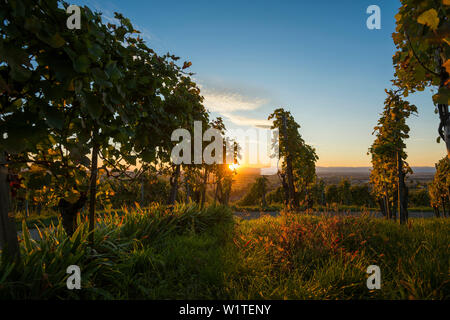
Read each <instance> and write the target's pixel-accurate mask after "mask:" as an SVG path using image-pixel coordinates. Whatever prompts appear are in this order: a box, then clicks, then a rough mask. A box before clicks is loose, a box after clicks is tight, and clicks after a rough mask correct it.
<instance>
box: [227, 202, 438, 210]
mask: <svg viewBox="0 0 450 320" xmlns="http://www.w3.org/2000/svg"><path fill="white" fill-rule="evenodd" d="M231 208H232V209H233V210H234V211H238V212H245V211H249V212H259V211H261V212H273V211H281V210H283V205H282V204H279V203H273V204H269V205H267V206H266V207H261V206H256V205H255V206H240V205H236V204H234V205H232V206H231ZM314 210H315V211H317V212H347V211H348V212H367V211H370V212H379V211H380V208H368V207H366V206H357V205H338V204H332V205H327V206H315V207H314ZM408 210H409V211H411V212H413V211H414V212H433V208H431V207H409V208H408Z"/></svg>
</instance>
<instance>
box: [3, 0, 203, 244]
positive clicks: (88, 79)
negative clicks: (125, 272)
mask: <svg viewBox="0 0 450 320" xmlns="http://www.w3.org/2000/svg"><path fill="white" fill-rule="evenodd" d="M0 6H1V7H0V8H1V12H2V14H3V13H5V14H4V15H2V16H1V17H2V19H3V20H2V29H1V30H0V32H1V36H2V37H1V38H0V59H1V61H0V63H1V64H0V90H1V93H2V95H1V97H0V131H1V134H2V136H3V137H6V138H4V139H2V140H1V141H0V150H2V151H5V152H6V153H7V155H6V156H7V159H6V162H4V163H2V164H1V165H7V166H8V169H9V170H13V169H14V170H16V171H18V172H23V169H24V168H29V167H30V165H37V166H40V167H42V168H43V169H45V171H46V172H48V173H49V174H51V175H52V179H55V180H56V181H58V183H55V185H56V186H59V192H60V196H61V200H60V205H61V206H60V207H61V208H65V209H64V210H63V211H66V212H68V213H69V214H67V219H69V220H70V219H73V217H72V215H73V214H75V213H76V212H75V211H76V209H78V208H80V206H82V205H83V204H84V202H85V201H87V199H88V198H87V197H85V196H84V194H89V206H90V217H89V220H90V229H91V231H93V229H94V223H95V202H96V201H95V198H96V193H97V192H96V190H97V184H98V181H99V178H100V176H99V175H98V174H97V173H98V172H102V173H103V174H106V175H108V176H117V174H116V173H117V172H120V171H126V170H127V169H128V168H130V166H134V167H136V164H137V161H138V160H141V161H142V163H143V164H144V166H143V168H146V167H147V164H148V163H153V162H155V161H157V160H158V159H163V158H164V155H165V154H167V150H168V149H169V145H168V143H167V140H168V139H167V136H168V135H170V133H171V131H172V130H173V129H175V128H176V127H178V126H179V125H180V123H185V122H186V117H188V118H189V117H190V115H189V114H188V113H186V110H185V109H183V106H180V105H179V104H178V105H177V104H169V103H168V101H171V97H173V96H176V95H177V90H174V88H176V87H177V86H178V87H180V86H181V87H183V88H184V89H183V90H190V89H187V88H186V87H187V86H188V85H190V80H188V77H184V71H183V69H185V68H187V67H188V66H189V64H186V63H185V64H184V65H183V67H179V66H177V65H176V64H175V63H174V61H176V60H178V57H175V56H171V55H169V54H168V55H166V56H162V57H160V56H158V55H157V54H155V53H154V52H153V50H152V49H150V48H148V47H147V46H146V45H145V43H144V42H143V40H142V39H141V38H139V36H136V34H138V32H137V31H136V30H135V29H134V28H133V26H132V24H131V22H130V21H129V20H128V19H126V18H124V17H123V16H122V15H120V14H116V15H115V18H116V19H117V20H118V22H119V25H114V24H107V25H105V24H103V23H102V21H101V15H100V14H99V13H95V14H93V13H92V12H91V11H90V10H89V8H87V7H84V8H83V10H82V11H81V12H82V19H81V21H82V23H83V25H82V27H81V29H80V30H75V31H72V30H68V29H67V28H66V19H67V15H66V13H65V9H64V8H65V7H67V4H66V3H64V2H62V1H56V0H45V1H42V2H35V1H29V0H11V1H8V2H6V3H5V2H2V3H1V4H0ZM24 21H25V23H24ZM3 26H4V27H3ZM180 83H181V85H180ZM192 91H193V92H194V91H195V90H192ZM198 94H199V92H198V91H195V93H194V95H196V96H198ZM172 100H173V99H172ZM188 111H189V110H188ZM89 156H90V158H89ZM98 158H100V159H101V160H102V165H101V167H98V165H97V159H98ZM134 171H135V172H136V171H138V169H135V170H134ZM142 171H144V170H141V172H142ZM136 176H137V174H136ZM74 194H75V195H77V197H73V195H74ZM67 202H69V203H70V204H68V203H67ZM65 216H66V215H63V219H64V218H65ZM66 225H68V224H66ZM69 229H70V228H69ZM69 229H68V230H67V231H68V233H69V234H70V232H71V231H72V230H69ZM90 240H91V242H92V241H93V232H92V233H91V238H90Z"/></svg>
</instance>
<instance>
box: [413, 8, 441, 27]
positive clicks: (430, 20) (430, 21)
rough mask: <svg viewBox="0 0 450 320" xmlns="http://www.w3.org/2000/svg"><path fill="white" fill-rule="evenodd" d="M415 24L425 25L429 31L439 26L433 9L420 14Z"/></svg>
mask: <svg viewBox="0 0 450 320" xmlns="http://www.w3.org/2000/svg"><path fill="white" fill-rule="evenodd" d="M417 22H418V23H420V24H425V25H427V26H429V27H430V28H431V30H436V29H437V27H438V25H439V17H438V14H437V12H436V10H434V9H430V10H427V11H425V12H424V13H422V14H421V15H420V16H419V18H417Z"/></svg>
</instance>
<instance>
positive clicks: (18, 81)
mask: <svg viewBox="0 0 450 320" xmlns="http://www.w3.org/2000/svg"><path fill="white" fill-rule="evenodd" d="M399 5H401V7H400V9H399V10H398V13H397V15H396V16H395V19H396V32H395V33H393V34H392V40H393V43H394V44H395V48H396V52H395V54H394V56H393V58H392V67H393V72H394V78H393V80H392V81H391V86H389V87H386V89H385V90H384V91H385V101H384V105H382V106H380V107H379V110H378V111H379V118H378V121H377V122H376V126H375V127H374V128H373V129H374V130H373V137H372V141H373V142H372V143H371V145H368V146H367V149H366V150H367V155H368V156H369V157H370V161H371V166H372V167H371V168H370V171H368V172H367V178H366V177H365V176H364V178H358V179H359V180H358V179H354V180H352V179H351V177H350V178H348V177H344V178H342V179H341V178H339V179H335V178H333V179H334V180H332V181H329V180H327V179H326V178H323V177H320V176H319V174H318V168H317V163H318V161H319V148H320V145H318V146H316V145H315V144H314V143H311V142H308V140H307V139H306V138H305V136H304V135H302V133H303V127H302V126H301V125H300V123H299V122H300V121H302V122H303V121H304V120H303V119H298V118H297V117H296V116H295V113H294V108H295V107H294V106H292V107H291V108H292V109H290V110H289V109H288V108H287V107H273V108H272V109H271V110H272V111H271V112H269V113H267V114H264V115H263V116H264V118H265V119H264V121H268V122H269V123H270V126H265V127H264V126H260V127H264V128H265V129H267V130H271V132H276V133H277V135H276V139H274V140H273V141H270V147H271V152H272V154H271V155H270V156H271V157H272V158H275V157H276V158H277V159H278V162H277V167H276V172H275V173H273V174H261V173H260V171H256V173H254V172H253V173H252V174H249V175H247V176H245V175H242V174H240V172H241V170H245V163H244V161H243V160H242V159H243V156H244V154H245V151H246V150H245V148H246V146H245V145H243V144H242V143H241V141H240V140H239V139H237V138H234V137H230V136H229V132H231V131H230V128H229V127H228V125H227V122H226V120H225V119H223V118H222V117H221V116H220V115H219V116H217V117H213V115H212V113H211V112H210V111H209V110H208V108H207V107H206V102H205V97H204V96H203V91H202V90H203V88H202V86H201V85H199V84H198V83H196V80H195V79H196V74H194V72H193V71H191V69H192V67H193V66H192V63H191V62H190V61H183V60H182V58H180V57H178V56H176V55H174V54H171V53H167V54H160V53H158V52H157V51H158V50H156V49H154V48H151V47H150V44H149V43H148V42H147V41H145V40H144V37H143V35H142V33H141V32H140V31H139V30H137V29H138V28H137V27H136V26H134V25H133V23H132V21H131V20H130V19H129V18H126V17H125V16H124V15H122V14H120V13H117V12H116V13H114V17H113V18H111V17H109V18H105V17H104V15H102V13H100V12H97V11H94V10H93V9H92V8H89V7H88V6H84V7H77V6H70V4H69V3H66V2H64V1H61V0H39V1H36V0H8V1H1V2H0V23H1V25H0V133H1V135H2V136H1V138H0V250H1V251H0V299H2V300H23V299H26V300H28V299H64V300H65V299H69V300H71V299H87V300H90V299H95V300H96V299H106V300H116V299H123V300H131V299H199V300H211V299H212V300H260V299H268V300H271V299H276V300H285V299H293V300H298V299H301V300H303V299H307V300H309V299H321V300H329V299H331V300H335V299H339V300H341V299H343V300H345V299H383V300H386V299H389V300H390V299H402V300H403V299H438V300H448V299H449V298H450V259H449V257H450V252H449V249H450V248H449V242H450V219H448V218H449V216H450V160H449V159H450V117H449V111H448V102H449V100H450V79H449V73H450V62H449V56H450V40H449V39H450V38H449V30H450V29H449V22H448V16H449V14H448V12H449V10H450V2H449V1H447V0H439V1H432V0H426V1H416V0H401V1H400V2H399ZM69 6H70V7H69ZM77 8H78V10H77ZM71 14H74V16H72V15H71ZM71 26H72V27H71ZM430 89H434V91H433V101H430V103H434V105H435V106H436V113H437V116H439V121H440V122H439V128H430V130H434V131H438V132H439V138H438V142H439V141H442V142H443V145H445V147H446V149H444V147H443V146H442V152H443V157H442V158H441V159H439V158H438V159H434V160H433V161H434V162H435V163H436V164H435V170H434V171H433V173H432V175H431V176H430V178H429V179H428V178H423V179H422V180H420V179H416V181H414V175H413V174H414V167H413V166H412V165H410V163H409V159H408V153H407V150H408V149H407V143H408V139H409V138H410V135H411V128H410V126H409V123H410V118H411V117H412V116H414V117H419V119H420V116H421V115H420V114H419V112H418V107H417V106H416V105H414V104H413V103H411V102H410V101H409V100H408V97H410V96H412V95H414V93H416V92H423V91H425V90H430ZM381 90H383V88H382V89H381ZM294 116H295V117H294ZM437 116H436V117H437ZM199 127H200V128H201V129H200V136H199V137H198V136H197V133H196V131H195V130H197V128H199ZM180 130H181V131H180ZM325 130H326V128H325ZM190 132H194V134H193V136H192V137H191V134H190ZM355 134H356V135H359V133H355ZM191 140H192V144H191ZM198 141H200V145H201V146H202V147H203V149H202V150H201V152H200V153H199V151H198V148H197V142H198ZM202 143H203V145H202ZM429 143H434V141H430V142H429ZM444 153H445V155H444ZM208 159H215V161H214V162H212V161H209V160H208ZM199 160H200V161H199ZM217 160H218V161H217ZM258 170H259V168H258ZM261 172H263V171H261ZM361 176H362V175H361ZM365 179H366V180H365ZM361 181H362V182H361ZM73 266H76V268H75V270H79V271H80V272H81V280H80V281H81V284H80V286H79V287H77V286H75V289H73V288H69V283H70V281H71V280H70V279H72V278H71V274H70V273H69V272H67V270H68V268H69V267H73ZM369 266H377V267H378V268H379V270H381V288H380V287H370V284H369V280H368V276H369V275H368V273H369V272H368V271H367V270H368V267H369ZM75 282H76V281H75Z"/></svg>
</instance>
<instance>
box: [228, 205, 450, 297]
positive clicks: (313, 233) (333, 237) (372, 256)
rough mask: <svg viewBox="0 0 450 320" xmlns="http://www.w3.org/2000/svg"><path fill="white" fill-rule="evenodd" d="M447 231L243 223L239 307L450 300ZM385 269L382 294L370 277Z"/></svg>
mask: <svg viewBox="0 0 450 320" xmlns="http://www.w3.org/2000/svg"><path fill="white" fill-rule="evenodd" d="M449 231H450V223H449V221H448V220H445V219H414V220H411V221H410V223H409V224H408V226H400V225H398V224H396V223H395V222H392V221H385V220H381V219H374V218H371V217H369V216H363V217H349V216H345V217H337V216H333V217H327V216H312V215H293V214H286V215H283V216H281V217H276V218H274V217H269V216H267V217H263V218H260V219H257V220H250V221H240V222H239V227H238V228H236V233H235V237H234V242H235V246H236V248H237V249H238V250H236V252H237V253H238V254H239V257H238V258H237V259H239V260H240V261H241V263H239V264H236V265H235V270H234V272H232V273H230V274H229V275H227V280H226V283H227V292H228V297H230V298H234V299H449V298H450V277H449V258H450V255H449V243H450V242H449V240H450V238H449V237H450V236H449V235H450V233H449ZM373 264H375V265H378V266H379V267H380V268H381V278H382V287H381V290H368V289H367V286H366V279H367V276H368V275H367V274H366V270H367V267H368V266H369V265H373Z"/></svg>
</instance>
